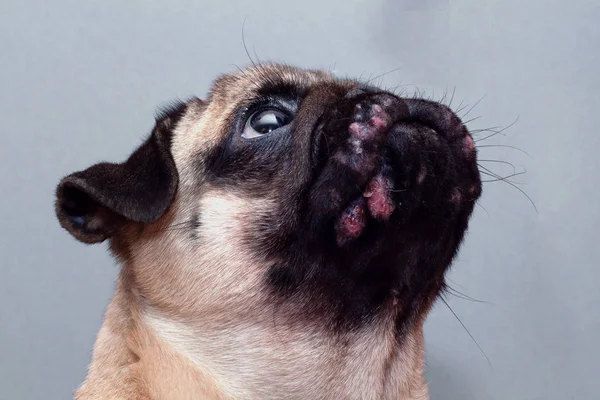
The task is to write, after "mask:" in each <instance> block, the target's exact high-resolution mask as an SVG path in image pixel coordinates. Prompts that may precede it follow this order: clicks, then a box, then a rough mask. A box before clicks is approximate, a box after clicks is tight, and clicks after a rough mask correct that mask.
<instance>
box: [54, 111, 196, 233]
mask: <svg viewBox="0 0 600 400" xmlns="http://www.w3.org/2000/svg"><path fill="white" fill-rule="evenodd" d="M185 109H186V106H185V105H184V104H177V105H176V106H173V107H171V108H170V109H169V110H166V111H163V112H162V113H161V115H160V116H159V117H157V120H156V125H155V127H154V129H153V130H152V133H151V135H150V137H149V138H148V139H147V140H146V141H145V142H144V143H143V144H142V145H141V146H140V147H139V148H138V149H137V150H136V151H134V152H133V154H132V155H131V156H130V157H129V158H128V159H127V161H125V162H123V163H118V164H117V163H100V164H96V165H93V166H92V167H90V168H88V169H86V170H83V171H79V172H75V173H73V174H71V175H69V176H67V177H65V178H63V179H62V180H61V182H60V183H59V184H58V188H57V190H56V197H57V199H56V214H57V216H58V220H59V221H60V224H61V225H62V226H63V228H65V229H67V230H68V231H69V232H70V233H71V234H72V235H73V236H74V237H75V238H77V239H78V240H80V241H82V242H85V243H99V242H102V241H104V240H105V239H107V238H110V237H111V236H113V235H114V234H116V233H118V232H119V230H120V229H121V228H122V227H123V225H124V224H126V223H127V222H129V221H134V222H141V223H152V222H154V221H156V220H157V219H158V218H160V217H161V216H162V215H163V214H164V213H165V212H166V211H167V209H168V208H169V206H170V205H171V203H172V201H173V199H174V197H175V193H176V191H177V185H178V180H179V177H178V174H177V169H176V167H175V162H174V160H173V157H172V155H171V136H172V133H173V129H174V128H175V126H176V125H177V122H178V121H179V119H180V118H181V117H182V116H183V114H184V113H185Z"/></svg>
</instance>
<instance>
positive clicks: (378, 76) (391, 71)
mask: <svg viewBox="0 0 600 400" xmlns="http://www.w3.org/2000/svg"><path fill="white" fill-rule="evenodd" d="M400 69H402V67H397V68H394V69H392V70H390V71H387V72H384V73H383V74H379V75H377V76H375V77H374V78H372V79H369V80H368V81H367V84H368V83H371V82H372V81H374V80H375V79H379V78H383V77H384V76H387V75H389V74H392V73H394V72H396V71H399V70H400Z"/></svg>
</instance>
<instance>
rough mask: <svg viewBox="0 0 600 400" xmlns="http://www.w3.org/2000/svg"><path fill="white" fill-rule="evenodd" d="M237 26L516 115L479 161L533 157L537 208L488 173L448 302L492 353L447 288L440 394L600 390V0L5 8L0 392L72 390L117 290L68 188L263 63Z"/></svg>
mask: <svg viewBox="0 0 600 400" xmlns="http://www.w3.org/2000/svg"><path fill="white" fill-rule="evenodd" d="M244 20H245V21H246V22H245V28H244V31H245V40H246V43H247V47H248V50H249V53H250V54H251V55H252V57H253V58H258V59H260V60H263V61H265V60H274V61H283V62H286V63H290V64H295V65H299V66H303V67H320V68H328V69H331V70H333V71H335V73H336V74H339V75H342V76H344V75H349V76H356V77H358V76H361V75H362V76H363V78H364V79H368V78H369V77H372V78H377V79H376V80H375V82H376V83H381V84H382V85H385V86H387V87H390V88H393V87H396V86H397V85H399V86H398V87H397V90H398V91H400V90H404V91H405V92H407V93H408V94H413V93H414V92H415V91H417V90H419V91H421V92H422V93H424V95H425V96H430V97H433V98H434V99H438V100H439V99H442V98H443V97H444V95H446V102H447V103H448V102H449V101H450V98H451V95H452V93H454V98H453V100H452V104H453V107H454V108H455V109H462V110H461V112H460V114H461V115H462V116H464V119H465V120H471V119H473V121H471V122H469V127H470V128H471V129H474V130H475V129H483V128H492V127H496V126H497V127H500V128H502V127H506V126H508V125H511V124H512V123H513V122H515V121H516V123H515V124H514V125H512V126H511V127H510V128H509V129H507V130H506V131H504V132H503V133H502V134H497V135H495V136H493V137H491V138H488V139H485V137H486V136H487V135H489V134H490V133H493V132H492V131H487V132H486V131H481V132H479V133H477V135H476V137H477V138H478V139H479V141H478V143H477V144H478V145H479V146H480V158H481V160H482V161H481V165H482V166H483V167H485V168H487V170H486V169H482V171H488V170H489V171H494V173H495V174H498V175H500V176H501V177H505V176H507V175H512V174H513V167H511V166H510V165H508V164H503V163H501V162H494V160H495V161H505V162H510V163H512V164H513V165H514V166H515V169H516V171H515V172H516V173H519V172H523V171H525V170H526V171H527V173H526V174H524V175H518V176H515V177H513V178H512V180H514V181H516V182H519V185H518V186H517V187H518V188H520V189H521V190H523V191H524V192H525V193H526V194H527V195H528V196H530V197H531V199H532V200H533V201H534V202H535V205H536V206H537V210H538V211H537V212H536V210H535V209H534V207H533V206H532V205H531V203H530V202H529V200H528V199H527V197H526V196H525V195H524V194H523V193H521V192H520V191H519V190H518V189H516V188H515V187H513V186H511V185H510V183H508V182H506V181H496V182H488V183H486V184H485V186H484V195H483V198H482V199H481V201H480V202H479V205H480V206H478V207H477V208H476V212H475V215H474V218H473V221H472V224H471V228H470V231H469V234H468V236H467V238H466V242H465V245H464V246H463V248H462V251H461V253H460V255H459V258H458V259H457V261H456V263H455V264H454V266H453V270H452V272H451V274H450V275H449V277H450V285H451V286H452V287H453V288H454V289H456V290H457V291H460V292H461V293H462V294H458V293H455V294H456V295H455V296H453V295H448V296H447V301H448V304H449V305H450V306H451V307H452V309H453V310H454V311H455V312H456V314H457V315H458V317H459V318H460V319H461V320H462V322H463V323H464V324H465V325H466V327H467V328H468V330H469V331H470V332H471V334H472V335H473V337H474V338H475V340H476V341H477V342H478V343H479V345H480V346H481V348H482V349H483V351H484V352H485V354H486V355H487V357H488V358H489V363H488V361H487V359H486V356H484V355H483V354H482V352H481V351H480V350H479V349H478V347H477V345H476V344H475V342H474V341H473V340H472V339H471V337H470V336H469V334H468V333H467V332H466V330H465V329H464V328H463V327H462V326H461V324H460V323H459V322H458V320H457V319H456V318H455V316H454V315H453V314H452V313H451V311H450V310H449V309H448V308H447V307H446V306H445V305H444V304H443V303H441V302H438V304H437V306H436V307H435V309H434V311H433V312H432V314H431V316H430V318H429V319H428V322H427V324H426V341H427V380H428V381H429V382H430V387H431V395H432V398H433V399H444V400H452V399H461V400H465V399H467V400H484V399H496V400H506V399H511V400H513V399H518V400H520V399H523V400H530V399H544V400H547V399H575V398H577V399H592V398H598V394H597V391H598V378H599V377H600V376H599V375H598V374H599V369H598V359H599V358H600V351H599V345H598V340H599V336H598V335H599V333H598V332H599V331H600V314H599V313H600V304H599V302H600V291H599V290H598V287H599V285H600V265H599V262H598V261H599V260H600V245H598V242H597V241H598V237H599V233H600V231H599V226H600V218H599V215H598V214H599V209H598V205H599V203H600V189H599V187H598V184H599V183H600V181H599V179H598V171H599V170H600V161H599V158H598V151H599V149H600V139H599V138H600V132H599V125H598V121H599V120H600V119H599V115H600V97H599V96H600V91H599V89H600V86H599V83H600V73H599V72H600V60H599V57H600V25H599V24H598V21H600V3H599V2H598V0H587V1H586V0H571V1H564V0H528V1H522V0H493V1H474V0H412V1H409V0H404V1H401V0H388V1H380V0H370V1H350V0H337V1H324V0H318V1H313V0H310V1H307V0H298V1H296V2H282V1H278V2H267V1H241V0H239V1H227V2H216V1H215V2H201V1H192V0H188V1H168V2H167V1H162V2H160V1H141V0H136V1H134V0H127V1H122V0H121V1H116V0H111V1H107V0H103V1H86V2H83V1H80V0H72V1H66V0H60V1H48V0H43V1H37V2H34V1H23V0H20V1H17V0H13V1H11V0H3V1H2V2H1V3H0V61H1V62H0V132H1V135H2V145H0V160H1V164H0V165H1V169H0V187H1V188H2V197H1V199H0V201H1V203H2V206H1V207H0V221H1V228H0V252H1V256H2V258H1V261H0V263H1V264H0V267H1V270H0V271H1V275H0V399H2V400H13V399H15V400H17V399H18V400H29V399H46V400H47V399H57V400H58V399H66V398H69V397H70V396H71V393H72V391H73V390H74V389H75V388H76V387H77V386H78V385H79V384H80V382H81V381H82V380H83V378H84V376H85V374H86V367H87V364H88V362H89V361H90V356H91V350H92V345H93V342H94V339H95V335H96V333H97V331H98V329H99V328H100V324H101V320H102V316H103V312H104V309H105V307H106V305H107V303H108V301H109V298H110V296H111V294H112V291H113V283H114V279H115V276H116V274H117V271H118V269H117V266H116V265H115V263H114V261H113V259H112V258H111V257H110V256H109V255H108V253H107V252H106V246H105V245H97V246H85V245H83V244H80V243H78V242H76V241H75V240H74V239H73V238H71V237H70V236H69V235H68V234H67V233H66V231H63V230H62V229H61V228H60V227H59V225H58V223H57V221H56V219H55V216H54V210H53V200H54V199H53V195H54V190H55V185H56V184H57V183H58V181H59V179H60V178H61V177H62V176H63V175H65V174H68V173H70V172H73V171H75V170H79V169H82V168H85V167H87V166H89V165H91V164H92V163H95V162H98V161H102V160H107V161H122V160H123V159H124V158H125V157H126V156H127V155H128V154H129V153H130V152H131V151H132V150H133V149H134V148H135V147H136V146H137V145H138V144H140V143H141V141H142V139H143V137H144V135H146V134H147V133H148V132H149V130H150V128H151V127H152V123H153V114H154V112H155V110H156V108H157V106H159V105H162V104H165V103H166V102H168V101H170V100H172V99H175V98H177V97H180V98H186V97H188V96H190V95H198V96H204V95H205V94H206V92H207V90H208V88H209V85H210V83H211V81H212V80H213V79H214V78H215V77H216V75H217V74H220V73H223V72H229V71H233V70H235V69H236V65H239V66H243V65H247V64H249V59H248V57H247V55H246V53H245V51H244V47H243V45H242V25H243V23H244ZM385 73H388V74H387V75H383V76H381V77H378V76H379V75H381V74H385ZM480 100H481V101H480ZM474 105H475V107H474V108H472V107H473V106H474ZM471 108H472V109H471ZM465 114H468V115H465ZM477 117H479V118H478V119H476V118H477ZM517 119H518V120H517ZM496 145H503V146H514V147H516V148H518V149H522V150H524V151H526V152H527V153H529V154H530V155H531V157H530V156H528V155H526V154H524V153H523V152H522V151H520V150H517V149H513V148H510V147H494V146H496ZM484 160H488V161H484ZM484 179H486V180H489V181H493V180H497V178H494V177H491V176H489V175H484ZM467 296H469V297H473V298H475V299H478V300H482V301H485V302H486V303H482V302H476V301H472V300H469V299H466V297H467ZM461 297H462V298H461Z"/></svg>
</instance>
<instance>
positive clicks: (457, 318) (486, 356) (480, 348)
mask: <svg viewBox="0 0 600 400" xmlns="http://www.w3.org/2000/svg"><path fill="white" fill-rule="evenodd" d="M440 299H441V300H442V302H443V303H444V304H445V305H446V307H448V310H450V312H451V313H452V315H454V317H455V318H456V320H457V321H458V322H459V323H460V325H461V326H462V327H463V329H464V330H465V332H467V334H468V335H469V337H470V338H471V340H473V343H475V345H476V346H477V348H478V349H479V351H480V352H481V354H483V356H484V357H485V359H486V360H487V362H488V364H489V366H490V367H491V366H492V362H491V361H490V358H489V357H488V355H487V354H486V353H485V351H483V348H482V347H481V346H480V345H479V343H478V342H477V340H475V337H474V336H473V335H472V334H471V332H470V331H469V329H468V328H467V326H466V325H465V324H464V323H463V322H462V320H461V319H460V318H459V317H458V315H457V314H456V312H455V311H454V310H453V309H452V307H450V304H448V302H447V301H446V299H444V297H443V296H440Z"/></svg>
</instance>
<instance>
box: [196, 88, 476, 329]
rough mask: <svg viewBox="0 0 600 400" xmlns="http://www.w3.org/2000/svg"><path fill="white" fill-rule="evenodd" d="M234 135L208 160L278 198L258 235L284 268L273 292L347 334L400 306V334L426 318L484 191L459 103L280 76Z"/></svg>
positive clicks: (223, 180)
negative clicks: (284, 79)
mask: <svg viewBox="0 0 600 400" xmlns="http://www.w3.org/2000/svg"><path fill="white" fill-rule="evenodd" d="M229 131H230V134H228V135H226V138H225V139H224V140H223V142H222V143H221V145H220V146H218V148H217V149H214V150H212V152H211V154H210V155H208V160H209V161H208V163H206V157H204V156H203V157H202V159H203V165H204V166H205V165H208V175H207V178H206V179H207V180H208V181H209V182H211V184H213V185H217V186H219V185H220V186H224V187H228V188H230V189H231V190H238V191H240V190H241V191H243V192H244V193H245V194H246V195H248V196H256V197H263V196H265V195H270V196H271V197H272V196H276V197H277V199H278V208H279V209H278V210H277V212H273V213H269V214H268V215H269V216H268V217H265V216H262V217H261V220H260V221H257V223H256V227H254V228H253V230H252V232H248V236H247V238H246V239H247V240H248V245H250V246H252V248H253V249H254V250H255V252H256V254H257V255H260V256H262V257H264V259H265V260H268V261H270V262H272V261H273V260H276V261H277V262H278V264H277V266H275V267H273V268H271V270H270V273H269V274H268V277H266V279H267V281H268V285H269V287H270V288H271V290H272V293H273V295H274V296H276V297H277V298H282V299H283V298H285V299H286V300H288V301H286V304H298V305H301V304H304V305H306V307H299V308H302V309H303V310H305V311H306V310H307V309H308V310H310V312H311V313H313V314H314V315H320V316H322V314H323V313H326V314H327V315H328V316H329V317H331V318H328V320H329V321H332V324H333V325H332V326H334V327H337V328H342V327H343V328H349V327H350V328H352V327H357V326H360V325H362V324H364V323H368V322H369V321H372V320H373V319H374V318H377V316H378V315H380V314H381V313H384V312H385V310H392V311H393V312H395V314H394V315H395V318H396V320H397V324H398V328H399V331H401V330H402V329H403V328H404V327H406V326H407V324H410V322H411V321H412V320H413V319H414V318H416V317H419V316H421V315H424V314H425V312H426V311H427V310H428V309H429V307H430V306H431V304H432V302H433V301H434V299H435V298H436V296H437V295H438V294H439V292H440V290H441V289H442V288H443V285H444V273H445V271H446V270H447V268H448V267H449V265H450V264H451V262H452V259H453V257H454V256H455V254H456V252H457V251H458V248H459V245H460V243H461V241H462V239H463V236H464V233H465V231H466V229H467V225H468V220H469V217H470V215H471V213H472V211H473V207H474V204H475V201H476V200H477V199H478V197H479V196H480V194H481V180H480V176H479V171H478V169H477V162H476V150H475V146H474V142H473V139H472V138H471V136H470V135H469V133H468V131H467V129H466V128H465V126H464V125H463V124H462V122H461V121H460V119H459V118H458V117H457V116H456V115H455V114H454V113H453V112H452V111H451V110H450V109H449V108H448V107H446V106H444V105H442V104H439V103H435V102H431V101H426V100H421V99H405V98H400V97H397V96H395V95H393V94H390V93H387V92H384V91H381V90H378V89H376V88H371V87H363V86H360V85H357V84H356V82H349V81H332V82H325V83H320V84H317V85H312V86H308V85H307V86H306V87H301V86H299V85H289V84H285V83H278V82H277V81H272V82H271V83H270V84H269V85H266V86H265V87H262V88H261V90H260V96H259V98H258V99H255V101H252V102H250V103H248V104H247V105H246V106H245V107H243V108H241V109H239V110H238V111H237V113H236V114H235V115H233V116H232V117H231V119H230V126H229ZM388 315H389V314H388Z"/></svg>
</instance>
